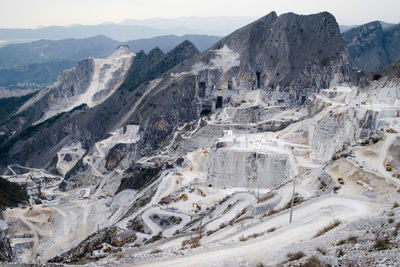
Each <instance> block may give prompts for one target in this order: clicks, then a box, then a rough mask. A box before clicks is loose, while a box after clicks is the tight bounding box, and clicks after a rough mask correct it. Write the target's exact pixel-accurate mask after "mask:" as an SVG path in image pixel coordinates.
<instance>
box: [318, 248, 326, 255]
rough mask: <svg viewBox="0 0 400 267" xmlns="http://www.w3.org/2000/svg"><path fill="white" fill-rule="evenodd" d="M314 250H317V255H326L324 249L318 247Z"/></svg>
mask: <svg viewBox="0 0 400 267" xmlns="http://www.w3.org/2000/svg"><path fill="white" fill-rule="evenodd" d="M316 250H317V251H318V252H319V253H321V254H322V255H326V249H325V248H321V247H318V248H316Z"/></svg>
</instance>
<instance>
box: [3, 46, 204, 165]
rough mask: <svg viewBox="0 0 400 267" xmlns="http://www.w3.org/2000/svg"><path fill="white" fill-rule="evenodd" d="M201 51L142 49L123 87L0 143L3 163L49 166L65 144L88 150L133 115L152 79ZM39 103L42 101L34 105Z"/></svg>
mask: <svg viewBox="0 0 400 267" xmlns="http://www.w3.org/2000/svg"><path fill="white" fill-rule="evenodd" d="M198 53H199V52H198V50H197V49H196V48H195V47H194V46H193V44H191V43H190V42H184V43H182V44H181V45H179V46H177V47H176V48H174V49H173V50H171V51H170V52H169V53H167V54H164V53H163V52H162V51H161V50H160V49H157V48H156V49H153V50H152V51H150V52H149V53H148V54H145V53H144V52H139V53H138V54H137V56H136V57H135V59H134V60H133V62H132V64H131V66H130V68H129V70H128V74H127V76H128V77H127V79H125V80H124V83H123V84H122V85H121V87H120V89H119V90H116V91H115V92H114V93H113V94H112V95H111V96H110V97H108V98H107V99H105V101H104V102H102V103H100V104H98V105H96V106H94V107H92V108H90V109H89V108H88V107H87V105H82V106H78V107H76V108H75V110H72V111H70V112H67V113H65V114H61V115H57V116H54V117H52V118H51V119H49V120H47V121H45V122H43V123H40V124H38V125H36V126H33V127H29V128H27V129H25V130H24V131H23V133H24V134H22V135H16V136H14V138H12V140H11V141H12V142H10V140H8V141H7V142H5V143H4V144H3V145H1V146H0V152H1V153H0V154H1V155H3V157H2V158H1V160H0V166H1V165H2V166H6V165H7V164H10V163H13V162H19V163H22V164H23V165H25V166H32V167H44V168H48V167H50V165H51V162H52V159H53V158H54V157H55V156H56V154H57V152H58V151H60V149H62V148H63V147H65V146H68V145H71V144H73V143H81V144H82V147H83V148H84V149H85V150H88V149H89V148H91V147H92V145H93V144H95V143H96V142H98V141H100V140H103V139H106V138H108V137H109V133H110V132H111V131H114V130H115V129H118V128H120V127H121V126H119V125H121V124H122V125H123V124H124V123H123V122H121V120H122V118H124V117H126V116H127V114H128V115H129V112H130V110H131V109H132V107H133V106H135V103H136V102H137V101H139V100H140V99H141V98H142V94H144V91H145V90H146V89H147V86H148V85H149V84H150V81H151V80H153V79H155V78H157V77H159V76H161V75H162V74H163V73H164V72H165V71H166V70H168V69H170V68H172V67H174V66H175V65H177V64H179V63H180V62H182V61H184V60H186V59H188V58H190V57H192V56H194V55H196V54H198ZM85 79H86V78H85ZM138 81H139V82H138ZM36 106H38V103H35V104H33V105H32V108H36ZM33 113H35V112H34V111H33ZM35 116H36V115H35ZM128 117H129V116H128ZM23 120H27V119H26V118H24V119H23ZM10 128H11V127H10Z"/></svg>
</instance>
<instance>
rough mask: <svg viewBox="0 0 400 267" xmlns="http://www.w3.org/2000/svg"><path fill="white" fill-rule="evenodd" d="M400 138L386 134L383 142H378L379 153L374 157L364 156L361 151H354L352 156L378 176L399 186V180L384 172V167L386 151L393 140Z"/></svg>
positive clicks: (398, 135) (386, 156) (386, 157)
mask: <svg viewBox="0 0 400 267" xmlns="http://www.w3.org/2000/svg"><path fill="white" fill-rule="evenodd" d="M398 137H400V134H386V137H385V138H384V139H383V141H381V142H379V143H378V145H380V148H379V151H378V153H377V155H376V156H371V154H365V153H364V151H363V149H362V148H361V149H355V150H354V154H355V156H356V158H357V159H359V160H363V161H365V163H366V165H367V166H368V167H369V168H370V169H376V170H377V173H378V175H380V176H382V177H384V178H385V179H386V181H393V182H395V183H396V184H397V185H400V180H398V179H396V178H394V177H392V172H388V171H386V168H385V165H386V163H387V160H389V158H388V150H389V148H390V146H391V145H392V143H393V142H394V140H396V138H398Z"/></svg>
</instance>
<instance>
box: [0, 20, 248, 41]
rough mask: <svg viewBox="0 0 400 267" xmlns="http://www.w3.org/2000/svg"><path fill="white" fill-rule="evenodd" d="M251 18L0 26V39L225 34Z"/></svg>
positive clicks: (123, 38)
mask: <svg viewBox="0 0 400 267" xmlns="http://www.w3.org/2000/svg"><path fill="white" fill-rule="evenodd" d="M254 19H255V18H254V17H204V18H203V17H188V18H176V19H161V18H159V19H157V18H155V19H148V20H125V21H123V22H121V23H119V24H116V23H103V24H99V25H71V26H49V27H42V28H37V29H6V28H3V29H0V41H2V42H5V43H10V42H13V43H20V42H21V40H22V41H24V40H25V42H26V40H30V41H34V40H40V39H47V40H61V39H66V38H88V37H92V36H96V35H106V36H108V37H110V38H112V39H115V40H118V41H121V42H125V41H129V40H136V39H143V38H152V37H156V36H162V35H178V36H181V35H185V34H207V35H227V34H229V33H231V32H233V31H234V30H235V29H237V28H238V27H242V26H244V25H246V24H248V23H249V22H251V21H253V20H254Z"/></svg>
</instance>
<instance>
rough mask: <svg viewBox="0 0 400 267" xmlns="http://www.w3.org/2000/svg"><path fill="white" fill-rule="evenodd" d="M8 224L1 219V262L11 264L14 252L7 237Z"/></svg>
mask: <svg viewBox="0 0 400 267" xmlns="http://www.w3.org/2000/svg"><path fill="white" fill-rule="evenodd" d="M6 230H7V224H6V223H5V222H4V221H3V220H1V219H0V262H11V261H12V259H13V252H12V248H11V246H10V242H9V240H8V238H7V236H6V233H5V231H6Z"/></svg>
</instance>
